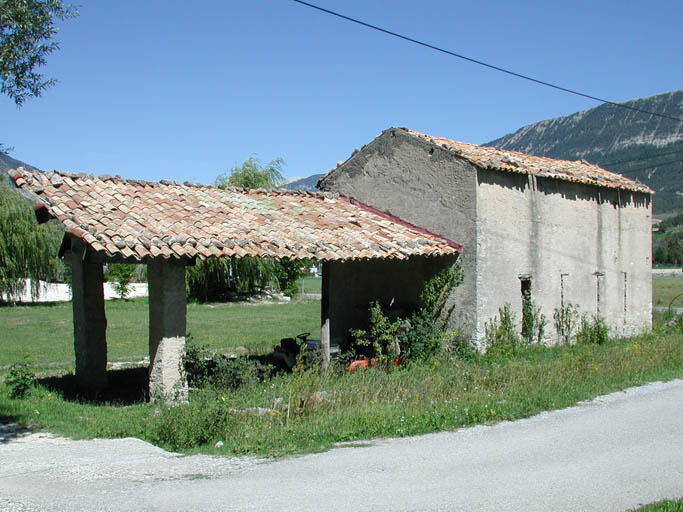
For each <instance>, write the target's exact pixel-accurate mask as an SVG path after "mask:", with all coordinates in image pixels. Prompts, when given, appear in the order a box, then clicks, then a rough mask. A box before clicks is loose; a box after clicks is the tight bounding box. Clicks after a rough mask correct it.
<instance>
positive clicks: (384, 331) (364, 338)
mask: <svg viewBox="0 0 683 512" xmlns="http://www.w3.org/2000/svg"><path fill="white" fill-rule="evenodd" d="M368 314H369V317H370V319H369V327H368V330H367V331H366V330H363V329H351V336H353V338H354V340H355V348H356V350H358V351H359V352H361V353H363V355H365V356H368V357H379V358H383V357H390V358H395V357H398V356H399V355H400V353H401V350H400V347H399V341H398V338H397V334H398V331H399V328H400V327H401V323H402V322H401V320H400V319H399V320H396V321H394V322H392V321H391V320H389V317H387V315H385V314H384V312H383V311H382V306H380V305H379V302H376V301H375V302H371V303H370V308H369V309H368Z"/></svg>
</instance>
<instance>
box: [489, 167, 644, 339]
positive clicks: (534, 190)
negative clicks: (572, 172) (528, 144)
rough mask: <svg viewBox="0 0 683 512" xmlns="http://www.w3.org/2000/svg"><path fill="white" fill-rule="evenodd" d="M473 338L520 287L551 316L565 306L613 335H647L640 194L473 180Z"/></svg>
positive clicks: (511, 178)
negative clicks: (525, 284) (526, 284)
mask: <svg viewBox="0 0 683 512" xmlns="http://www.w3.org/2000/svg"><path fill="white" fill-rule="evenodd" d="M477 196H478V197H477V205H478V209H477V239H478V254H477V258H478V261H477V269H478V275H477V280H478V286H477V289H478V292H479V293H478V298H477V311H478V313H479V314H478V322H477V332H476V334H477V336H478V337H479V338H480V337H481V336H483V334H484V324H485V322H486V321H487V320H489V319H490V318H492V317H493V316H495V315H496V314H497V313H498V308H499V307H500V306H502V305H503V304H505V303H510V305H511V306H512V310H513V311H514V312H515V313H516V314H517V319H518V321H519V322H521V316H522V292H521V287H522V280H523V279H530V281H531V296H532V299H533V300H534V302H536V304H537V305H538V306H540V307H541V309H542V311H543V312H544V313H545V315H546V316H547V317H548V321H549V323H548V329H547V337H548V341H554V340H555V336H554V325H553V319H552V314H553V310H554V309H555V308H558V307H560V306H561V305H562V304H563V303H564V304H565V305H566V304H569V303H572V304H574V305H576V306H578V308H579V311H580V312H585V313H588V314H591V315H592V314H599V315H600V316H602V317H604V318H605V319H606V320H607V322H608V324H609V326H610V328H611V329H612V332H613V333H615V334H632V333H636V332H639V331H642V330H645V329H649V328H650V327H651V308H652V304H651V302H652V301H651V297H652V280H651V261H650V255H651V239H650V237H651V231H650V223H651V204H650V200H649V197H648V196H646V195H644V194H634V193H630V192H627V191H622V190H616V189H606V188H598V187H592V186H588V185H584V184H578V183H570V182H566V181H559V180H551V179H542V178H540V179H536V177H533V176H527V175H523V174H512V173H503V172H498V171H485V170H480V171H479V172H478V187H477Z"/></svg>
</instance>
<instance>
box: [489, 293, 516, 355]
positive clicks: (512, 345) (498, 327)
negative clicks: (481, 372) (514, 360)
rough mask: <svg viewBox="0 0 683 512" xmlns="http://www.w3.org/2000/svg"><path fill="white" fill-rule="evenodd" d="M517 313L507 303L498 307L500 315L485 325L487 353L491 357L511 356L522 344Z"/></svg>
mask: <svg viewBox="0 0 683 512" xmlns="http://www.w3.org/2000/svg"><path fill="white" fill-rule="evenodd" d="M516 323H517V322H516V320H515V314H514V313H513V312H512V311H511V309H510V304H508V303H506V304H505V305H503V307H502V308H498V316H495V317H493V319H492V320H490V321H488V322H486V324H485V326H484V333H485V334H484V343H485V346H486V355H487V356H489V357H510V356H512V355H514V354H515V353H516V352H517V349H518V348H519V346H520V341H521V340H520V337H519V334H517V329H516V327H515V325H516Z"/></svg>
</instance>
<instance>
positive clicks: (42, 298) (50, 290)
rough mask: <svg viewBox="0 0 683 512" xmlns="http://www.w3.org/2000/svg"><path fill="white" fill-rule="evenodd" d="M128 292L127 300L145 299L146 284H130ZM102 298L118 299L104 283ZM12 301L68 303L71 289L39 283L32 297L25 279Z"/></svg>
mask: <svg viewBox="0 0 683 512" xmlns="http://www.w3.org/2000/svg"><path fill="white" fill-rule="evenodd" d="M129 290H130V292H129V293H128V295H127V296H126V298H127V299H134V298H137V297H147V294H148V292H147V283H131V284H130V286H129ZM104 298H105V300H110V299H118V298H119V295H118V294H117V293H116V292H115V291H114V286H113V285H112V284H111V283H104ZM2 300H3V301H7V296H6V295H5V294H2ZM14 300H15V302H68V301H70V300H71V287H70V286H69V285H68V284H62V283H46V282H45V281H40V293H39V294H38V295H37V296H35V297H34V296H33V294H32V293H31V280H30V279H26V280H25V282H24V291H23V292H22V293H21V295H20V296H19V297H15V298H14Z"/></svg>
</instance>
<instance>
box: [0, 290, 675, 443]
mask: <svg viewBox="0 0 683 512" xmlns="http://www.w3.org/2000/svg"><path fill="white" fill-rule="evenodd" d="M671 279H679V278H666V277H663V278H660V277H657V278H656V281H655V286H654V288H655V292H654V294H655V297H658V298H659V300H662V301H665V300H666V297H667V296H672V294H673V293H677V292H676V290H677V289H678V288H677V286H679V283H680V282H681V280H680V279H679V281H671ZM669 300H670V299H669ZM106 312H107V318H108V321H109V329H108V333H107V334H108V345H109V360H110V361H117V360H128V361H135V360H139V359H141V358H142V357H144V356H146V355H147V352H148V350H147V335H148V333H147V330H148V324H147V322H148V320H147V315H148V309H147V301H146V299H141V300H132V301H110V302H107V304H106ZM319 315H320V303H319V301H293V302H291V303H286V304H245V303H239V304H237V303H234V304H203V305H199V304H189V305H188V331H189V332H190V333H191V336H192V338H193V339H194V341H195V342H197V343H198V344H202V345H206V346H209V347H210V348H213V349H215V350H218V351H221V352H230V351H232V350H234V349H235V348H236V347H239V346H243V347H246V348H248V349H249V350H251V351H252V352H265V351H268V350H270V349H272V345H274V344H276V343H277V342H278V340H279V339H280V338H281V337H284V336H292V335H294V334H296V333H298V332H301V331H312V332H314V333H316V332H318V330H319ZM662 318H663V317H662V315H658V316H657V322H656V329H655V331H654V332H653V333H649V334H646V335H643V336H640V337H638V338H634V339H627V340H611V341H610V342H609V343H606V344H604V345H575V346H561V347H554V348H543V347H529V348H528V349H525V350H523V351H521V352H520V353H519V354H517V355H514V356H510V357H509V358H500V359H494V358H486V357H481V356H477V355H472V356H470V357H468V358H459V357H454V356H450V355H445V356H442V357H439V358H436V359H433V360H429V361H425V362H418V363H414V364H411V365H410V366H407V367H402V368H398V369H392V371H386V372H385V371H381V370H375V369H368V370H365V371H359V372H356V373H354V374H350V375H349V374H345V373H343V372H334V371H332V372H326V373H320V372H318V371H317V370H310V371H302V372H295V373H294V374H293V375H279V376H277V377H275V378H274V379H272V380H270V381H267V382H266V383H258V382H251V383H249V384H247V385H244V386H242V387H239V388H237V389H216V388H211V387H205V388H201V389H200V390H197V391H194V392H193V393H192V394H191V397H190V401H189V403H188V404H185V405H181V406H177V407H170V406H166V405H160V404H148V403H144V402H135V401H132V402H131V401H128V402H126V401H118V402H117V401H114V402H109V403H103V402H87V401H81V400H77V399H73V398H69V395H68V393H63V392H62V391H60V390H59V389H65V388H49V387H44V386H39V387H37V388H35V389H33V390H32V391H31V392H30V394H29V396H28V397H26V398H24V399H10V398H9V397H8V387H7V386H6V384H5V383H4V376H5V375H7V367H8V365H10V364H12V363H15V362H17V361H21V360H22V359H23V358H24V356H26V355H28V356H29V357H30V358H31V360H32V361H34V362H35V363H37V365H36V368H35V369H36V372H37V373H38V374H39V375H42V376H45V375H56V374H64V373H68V372H71V371H72V370H73V341H72V325H71V304H70V303H66V304H59V305H52V306H22V307H2V308H0V325H2V326H3V328H2V329H0V422H18V423H21V424H24V425H29V426H32V427H35V428H44V429H47V430H49V431H51V432H54V433H57V434H62V435H67V436H72V437H75V438H89V437H125V436H134V437H139V438H142V439H146V440H148V441H150V442H153V443H155V444H157V445H159V446H162V447H164V448H167V449H171V450H178V451H183V452H186V453H193V452H205V453H217V454H225V455H227V454H258V455H266V456H281V455H286V454H293V453H304V452H312V451H319V450H325V449H328V448H330V447H332V446H333V445H334V443H336V442H340V441H353V440H359V439H367V438H373V437H383V436H409V435H416V434H421V433H427V432H434V431H439V430H444V429H446V430H447V429H453V428H458V427H461V426H466V425H473V424H480V423H488V422H496V421H501V420H512V419H516V418H522V417H527V416H530V415H532V414H535V413H537V412H539V411H542V410H549V409H556V408H561V407H566V406H569V405H572V404H574V403H576V402H577V401H580V400H587V399H590V398H592V397H595V396H597V395H599V394H603V393H609V392H611V391H615V390H618V389H624V388H626V387H628V386H633V385H639V384H642V383H645V382H649V381H653V380H668V379H672V378H681V377H683V331H682V330H681V328H680V327H674V328H668V327H665V326H664V325H663V322H662ZM126 375H128V374H123V373H116V372H112V373H111V376H110V378H113V377H116V376H118V377H117V378H124V377H125V376H126ZM142 375H143V377H144V375H145V372H144V369H143V372H142ZM125 378H128V377H125ZM259 408H260V409H259ZM254 411H264V412H263V413H261V412H257V413H255V412H254ZM217 441H223V443H224V445H223V447H222V448H220V449H216V448H214V445H215V443H216V442H217Z"/></svg>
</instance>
